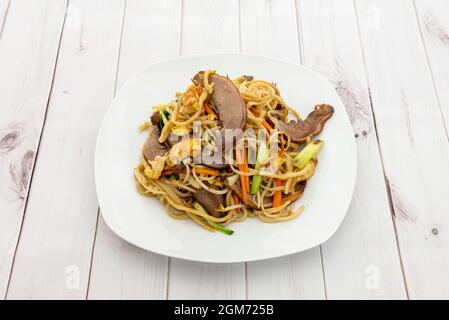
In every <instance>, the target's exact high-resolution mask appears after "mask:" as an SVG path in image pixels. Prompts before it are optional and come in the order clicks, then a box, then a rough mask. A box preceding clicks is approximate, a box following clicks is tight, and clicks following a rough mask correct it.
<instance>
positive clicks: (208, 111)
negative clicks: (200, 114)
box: [203, 101, 215, 116]
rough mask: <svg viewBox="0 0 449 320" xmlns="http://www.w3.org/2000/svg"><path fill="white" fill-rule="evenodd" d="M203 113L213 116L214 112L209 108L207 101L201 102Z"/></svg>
mask: <svg viewBox="0 0 449 320" xmlns="http://www.w3.org/2000/svg"><path fill="white" fill-rule="evenodd" d="M203 107H204V111H206V112H207V114H210V115H212V116H215V112H214V110H212V108H211V107H210V105H209V103H208V102H207V101H204V102H203Z"/></svg>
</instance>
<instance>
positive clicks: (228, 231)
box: [206, 219, 234, 236]
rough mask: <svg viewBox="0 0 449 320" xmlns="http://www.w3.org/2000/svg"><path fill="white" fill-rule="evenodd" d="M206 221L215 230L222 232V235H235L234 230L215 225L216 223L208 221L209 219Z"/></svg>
mask: <svg viewBox="0 0 449 320" xmlns="http://www.w3.org/2000/svg"><path fill="white" fill-rule="evenodd" d="M206 221H207V223H208V224H210V225H211V226H212V227H213V228H214V229H216V230H218V231H220V232H222V233H224V234H227V235H229V236H230V235H231V234H233V233H234V231H232V230H230V229H228V228H225V227H223V226H222V225H220V224H218V223H215V222H213V221H210V220H207V219H206Z"/></svg>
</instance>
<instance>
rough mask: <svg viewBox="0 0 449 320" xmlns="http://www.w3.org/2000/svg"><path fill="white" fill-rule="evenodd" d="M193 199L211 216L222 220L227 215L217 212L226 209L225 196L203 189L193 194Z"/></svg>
mask: <svg viewBox="0 0 449 320" xmlns="http://www.w3.org/2000/svg"><path fill="white" fill-rule="evenodd" d="M193 197H194V198H195V199H196V201H198V203H199V204H201V205H202V206H203V207H204V209H206V211H207V213H209V214H210V215H211V216H214V217H216V218H222V217H224V216H225V215H226V214H227V213H226V212H223V211H218V210H217V209H220V208H221V207H224V204H225V197H224V196H223V195H218V194H215V193H212V192H209V191H207V190H206V189H203V188H201V189H198V190H197V191H196V192H195V193H194V194H193Z"/></svg>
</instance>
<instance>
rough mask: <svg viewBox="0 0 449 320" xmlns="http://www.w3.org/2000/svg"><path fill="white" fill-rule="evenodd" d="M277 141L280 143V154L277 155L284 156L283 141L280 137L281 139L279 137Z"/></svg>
mask: <svg viewBox="0 0 449 320" xmlns="http://www.w3.org/2000/svg"><path fill="white" fill-rule="evenodd" d="M279 140H280V142H281V152H280V154H279V155H280V156H282V155H283V154H284V152H285V146H284V139H283V138H282V136H281V137H279Z"/></svg>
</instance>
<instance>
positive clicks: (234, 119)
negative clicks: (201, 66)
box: [193, 72, 246, 130]
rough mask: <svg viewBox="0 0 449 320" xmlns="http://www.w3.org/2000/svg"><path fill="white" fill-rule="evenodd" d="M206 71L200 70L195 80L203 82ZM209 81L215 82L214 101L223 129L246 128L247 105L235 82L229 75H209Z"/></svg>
mask: <svg viewBox="0 0 449 320" xmlns="http://www.w3.org/2000/svg"><path fill="white" fill-rule="evenodd" d="M203 74H204V72H199V73H197V74H196V75H195V77H194V78H193V79H194V81H196V82H198V81H201V82H203V80H202V79H203ZM209 83H211V84H212V83H213V84H214V90H213V92H212V102H213V103H214V105H215V108H216V109H217V112H218V118H219V119H220V122H221V126H222V128H223V129H242V130H243V129H244V128H245V126H246V105H245V102H244V101H243V99H242V97H241V96H240V92H239V90H238V89H237V87H236V86H235V84H234V83H233V82H232V81H231V80H229V79H228V78H227V77H223V76H220V75H218V74H211V75H209Z"/></svg>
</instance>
